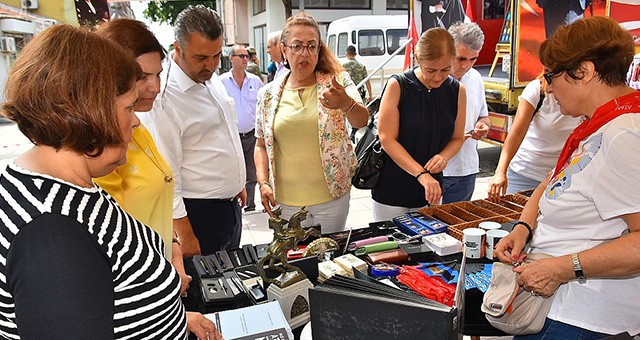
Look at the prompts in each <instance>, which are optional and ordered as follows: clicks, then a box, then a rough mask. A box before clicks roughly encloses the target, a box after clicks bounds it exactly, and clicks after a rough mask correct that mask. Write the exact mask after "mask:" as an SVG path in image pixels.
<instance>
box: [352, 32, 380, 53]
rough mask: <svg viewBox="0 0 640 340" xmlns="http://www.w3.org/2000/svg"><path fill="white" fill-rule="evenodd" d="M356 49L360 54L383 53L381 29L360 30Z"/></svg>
mask: <svg viewBox="0 0 640 340" xmlns="http://www.w3.org/2000/svg"><path fill="white" fill-rule="evenodd" d="M358 51H359V54H360V55H362V56H366V55H383V54H384V34H383V33H382V30H360V31H359V32H358Z"/></svg>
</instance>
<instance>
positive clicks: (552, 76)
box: [496, 17, 640, 339]
mask: <svg viewBox="0 0 640 340" xmlns="http://www.w3.org/2000/svg"><path fill="white" fill-rule="evenodd" d="M633 54H634V44H633V39H632V37H631V35H630V34H629V32H628V31H626V30H624V29H623V28H621V27H620V26H619V25H618V24H617V23H616V22H615V21H613V20H612V19H610V18H606V17H590V18H586V19H581V20H578V21H576V22H574V23H573V24H571V25H569V26H564V27H561V28H559V29H558V31H556V33H555V34H554V35H553V36H552V37H551V38H549V39H548V40H547V41H545V42H544V43H543V44H542V46H541V49H540V60H541V61H542V63H543V64H544V65H545V68H546V73H545V75H544V76H545V78H546V80H547V82H548V83H549V87H548V89H549V92H552V93H553V94H554V96H555V98H556V100H557V101H558V104H559V106H560V110H561V112H562V114H564V115H568V116H572V117H579V116H584V117H585V118H586V119H585V121H584V122H583V123H581V124H580V125H578V127H577V128H576V129H575V130H574V131H573V133H572V134H571V135H570V136H569V138H568V139H567V141H566V143H565V146H564V148H563V150H562V152H561V153H560V158H559V159H558V162H557V164H556V166H555V168H554V170H553V171H552V172H551V173H550V174H549V176H548V178H547V179H546V180H544V181H543V182H542V183H541V184H540V186H539V187H538V188H537V189H536V190H535V192H534V193H533V195H532V196H531V199H530V200H529V202H528V203H527V205H526V206H525V209H524V211H523V212H522V215H521V221H518V222H517V223H516V224H515V226H514V229H513V231H512V232H511V233H510V234H509V236H507V237H505V238H503V239H502V240H501V241H500V243H499V244H498V245H497V247H496V252H497V254H498V256H499V258H500V261H502V262H505V263H513V264H517V263H522V265H520V266H514V271H516V272H518V273H519V276H518V283H519V284H520V285H521V286H523V287H524V289H525V290H527V291H530V292H531V294H533V295H542V296H550V297H549V298H551V299H553V303H552V306H551V310H550V311H549V314H548V315H547V319H546V321H545V324H544V327H543V329H542V330H541V331H540V332H539V333H537V334H532V335H527V336H517V337H516V339H551V338H554V339H578V338H580V339H598V338H603V337H606V336H608V335H610V334H619V333H622V332H628V333H629V334H631V335H635V334H638V333H640V318H639V317H638V316H639V315H640V180H638V176H639V175H640V115H639V114H637V113H640V92H637V91H635V90H633V89H632V88H630V87H628V86H626V84H625V79H626V73H627V70H628V68H629V65H630V64H631V62H632V60H633ZM526 243H529V247H530V250H529V252H530V253H547V254H550V255H552V256H553V257H552V258H549V259H544V260H538V261H533V262H530V263H523V259H524V258H525V257H526V253H525V252H524V251H525V245H526Z"/></svg>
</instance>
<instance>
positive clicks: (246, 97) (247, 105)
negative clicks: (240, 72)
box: [220, 70, 264, 133]
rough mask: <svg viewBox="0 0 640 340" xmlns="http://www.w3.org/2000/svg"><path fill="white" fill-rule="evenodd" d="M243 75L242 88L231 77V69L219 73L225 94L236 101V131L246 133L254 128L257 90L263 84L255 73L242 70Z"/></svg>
mask: <svg viewBox="0 0 640 340" xmlns="http://www.w3.org/2000/svg"><path fill="white" fill-rule="evenodd" d="M244 74H245V77H244V80H243V81H242V88H240V86H238V83H237V82H236V80H235V79H234V78H233V71H231V70H229V72H226V73H224V74H221V75H220V81H222V84H224V87H225V88H226V89H227V94H228V95H229V96H230V97H231V98H233V100H234V101H235V103H236V111H237V113H238V131H240V133H247V132H250V131H252V130H253V129H255V128H256V102H257V101H258V90H259V89H261V88H262V87H263V86H264V84H263V83H262V80H260V78H258V77H257V76H256V75H255V74H252V73H249V72H247V71H244Z"/></svg>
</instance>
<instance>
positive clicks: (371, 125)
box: [367, 72, 407, 129]
mask: <svg viewBox="0 0 640 340" xmlns="http://www.w3.org/2000/svg"><path fill="white" fill-rule="evenodd" d="M391 78H394V79H395V80H396V81H397V82H398V84H399V85H400V100H399V101H398V109H400V106H402V98H403V97H404V87H405V86H406V85H407V76H406V75H405V74H404V72H403V73H398V74H393V75H391ZM387 85H389V81H387V82H386V83H385V84H384V88H382V93H380V100H381V101H382V96H383V95H384V91H385V90H386V89H387ZM378 112H380V108H378V110H377V111H376V112H374V113H373V114H371V116H370V117H369V124H368V125H367V127H368V128H369V129H373V128H374V127H375V116H376V114H377V113H378Z"/></svg>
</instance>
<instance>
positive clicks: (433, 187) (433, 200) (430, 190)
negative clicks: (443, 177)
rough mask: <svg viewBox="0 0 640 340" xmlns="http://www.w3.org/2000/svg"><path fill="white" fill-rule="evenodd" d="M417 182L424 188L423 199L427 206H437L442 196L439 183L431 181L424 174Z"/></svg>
mask: <svg viewBox="0 0 640 340" xmlns="http://www.w3.org/2000/svg"><path fill="white" fill-rule="evenodd" d="M418 182H419V183H420V184H421V185H422V186H423V187H424V198H425V199H426V200H427V202H429V204H438V203H439V202H440V197H441V196H442V189H440V183H438V181H436V180H435V179H433V177H431V175H430V174H424V175H421V176H420V177H418Z"/></svg>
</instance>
